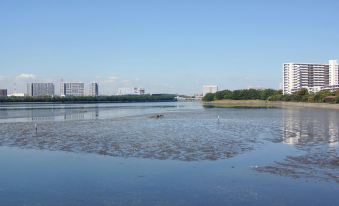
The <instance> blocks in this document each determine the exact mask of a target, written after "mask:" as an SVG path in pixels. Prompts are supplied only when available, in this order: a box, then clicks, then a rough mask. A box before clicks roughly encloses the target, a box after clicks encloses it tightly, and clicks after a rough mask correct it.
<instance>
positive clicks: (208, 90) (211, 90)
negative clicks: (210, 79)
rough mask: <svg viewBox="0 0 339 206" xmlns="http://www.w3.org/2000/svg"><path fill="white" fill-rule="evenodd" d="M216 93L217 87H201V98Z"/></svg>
mask: <svg viewBox="0 0 339 206" xmlns="http://www.w3.org/2000/svg"><path fill="white" fill-rule="evenodd" d="M217 91H218V86H217V85H204V86H203V87H202V96H205V95H206V94H208V93H212V94H214V93H216V92H217Z"/></svg>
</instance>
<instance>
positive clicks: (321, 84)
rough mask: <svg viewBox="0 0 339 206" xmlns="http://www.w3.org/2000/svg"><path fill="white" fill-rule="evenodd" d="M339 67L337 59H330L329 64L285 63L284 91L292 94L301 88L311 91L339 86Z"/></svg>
mask: <svg viewBox="0 0 339 206" xmlns="http://www.w3.org/2000/svg"><path fill="white" fill-rule="evenodd" d="M338 67H339V66H338V61H337V60H330V61H329V64H305V63H303V64H300V63H298V64H296V63H287V64H284V65H283V93H284V94H291V93H293V92H296V91H298V90H300V89H301V88H306V89H308V90H309V91H311V92H318V91H320V90H323V89H326V88H332V89H336V88H339V68H338Z"/></svg>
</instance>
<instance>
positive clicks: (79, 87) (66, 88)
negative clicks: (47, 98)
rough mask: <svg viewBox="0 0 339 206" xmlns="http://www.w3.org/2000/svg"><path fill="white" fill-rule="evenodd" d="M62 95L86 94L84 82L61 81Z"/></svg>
mask: <svg viewBox="0 0 339 206" xmlns="http://www.w3.org/2000/svg"><path fill="white" fill-rule="evenodd" d="M60 96H63V97H65V96H85V84H84V83H61V84H60Z"/></svg>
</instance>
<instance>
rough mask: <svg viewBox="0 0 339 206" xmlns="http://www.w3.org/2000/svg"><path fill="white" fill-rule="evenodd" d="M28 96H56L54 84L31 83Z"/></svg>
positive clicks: (28, 86) (28, 87)
mask: <svg viewBox="0 0 339 206" xmlns="http://www.w3.org/2000/svg"><path fill="white" fill-rule="evenodd" d="M27 96H31V97H38V96H54V84H53V83H29V84H27Z"/></svg>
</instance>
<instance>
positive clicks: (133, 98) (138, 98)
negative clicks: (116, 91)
mask: <svg viewBox="0 0 339 206" xmlns="http://www.w3.org/2000/svg"><path fill="white" fill-rule="evenodd" d="M167 101H176V99H175V95H171V94H162V95H123V96H97V97H92V96H67V97H60V96H54V97H51V96H40V97H30V96H25V97H0V102H50V103H99V102H112V103H115V102H117V103H120V102H167Z"/></svg>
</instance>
